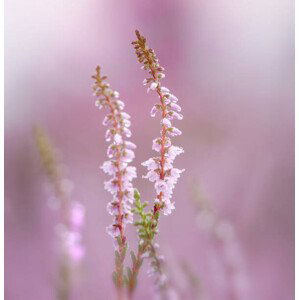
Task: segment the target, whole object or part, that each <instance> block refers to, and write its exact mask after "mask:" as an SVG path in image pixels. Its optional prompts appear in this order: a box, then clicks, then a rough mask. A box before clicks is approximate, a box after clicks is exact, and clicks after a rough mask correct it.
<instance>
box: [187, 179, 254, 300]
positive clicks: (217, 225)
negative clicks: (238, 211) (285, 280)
mask: <svg viewBox="0 0 299 300" xmlns="http://www.w3.org/2000/svg"><path fill="white" fill-rule="evenodd" d="M192 200H193V202H194V204H195V209H196V214H197V216H196V217H197V224H198V227H199V229H200V230H202V231H204V232H206V233H207V235H208V237H209V240H210V243H211V245H212V246H214V247H215V249H216V253H218V254H219V258H220V260H221V261H222V263H223V268H224V274H225V277H226V278H223V281H226V282H227V292H228V298H229V299H234V300H237V299H242V298H243V296H244V295H246V294H247V288H248V284H249V282H248V278H247V274H246V270H245V264H244V258H243V253H242V251H241V247H240V244H239V240H238V238H237V234H236V230H235V227H234V226H233V224H232V223H231V222H229V221H228V220H225V219H223V218H221V217H220V216H219V215H218V214H217V213H216V212H215V210H214V209H213V207H212V204H211V201H210V199H209V198H208V197H207V196H205V195H204V193H203V192H202V190H201V188H200V185H199V184H198V183H197V184H195V185H194V186H193V196H192Z"/></svg>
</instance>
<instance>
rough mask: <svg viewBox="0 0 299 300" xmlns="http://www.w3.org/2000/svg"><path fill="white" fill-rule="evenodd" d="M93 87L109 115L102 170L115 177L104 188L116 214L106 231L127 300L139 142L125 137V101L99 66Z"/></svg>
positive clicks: (110, 209) (120, 289) (119, 285)
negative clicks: (127, 262) (129, 236)
mask: <svg viewBox="0 0 299 300" xmlns="http://www.w3.org/2000/svg"><path fill="white" fill-rule="evenodd" d="M92 78H93V79H95V84H94V86H93V89H94V91H95V96H97V98H98V99H97V101H96V106H98V107H99V108H102V107H105V108H107V110H108V114H107V115H106V116H105V118H104V121H103V125H105V126H109V128H108V129H107V131H106V141H108V142H109V141H112V144H110V145H109V147H108V151H107V155H108V157H109V159H110V160H108V161H106V162H104V164H103V166H102V167H101V168H102V169H103V171H104V172H105V173H107V174H109V175H112V176H113V177H112V179H111V180H109V181H106V182H105V183H104V184H105V189H106V190H108V191H109V192H110V193H111V194H112V195H113V199H112V201H111V202H109V203H108V205H107V210H108V212H109V213H110V214H111V215H112V216H113V224H112V225H110V226H108V227H107V232H108V233H109V234H110V235H111V236H112V237H113V238H114V239H115V240H116V242H117V245H116V250H115V271H114V272H113V281H114V283H115V286H116V288H117V294H118V299H119V300H121V299H124V291H123V287H124V284H125V283H126V278H125V276H124V260H125V257H126V252H127V239H126V236H125V226H126V224H127V223H132V222H133V214H132V212H131V208H130V205H131V203H133V188H132V184H131V180H132V179H133V178H135V177H136V176H137V175H136V168H135V167H132V166H128V163H129V162H131V161H132V160H133V158H134V152H133V151H132V149H135V148H136V145H135V144H133V143H132V142H130V141H125V137H130V136H131V131H130V130H129V128H128V127H130V124H131V122H130V120H129V119H130V116H129V115H128V114H127V113H125V112H123V111H122V110H123V108H124V103H123V102H122V101H121V100H119V99H118V97H119V93H118V92H116V91H113V90H112V89H111V88H110V85H109V84H108V83H107V82H105V79H106V78H107V77H106V76H103V77H101V74H100V67H99V66H98V67H97V68H96V74H95V75H94V76H92Z"/></svg>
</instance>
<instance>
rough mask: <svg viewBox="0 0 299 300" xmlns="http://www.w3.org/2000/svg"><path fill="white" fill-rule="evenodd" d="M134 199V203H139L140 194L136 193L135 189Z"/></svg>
mask: <svg viewBox="0 0 299 300" xmlns="http://www.w3.org/2000/svg"><path fill="white" fill-rule="evenodd" d="M134 199H135V200H136V201H140V193H139V192H138V190H137V189H134Z"/></svg>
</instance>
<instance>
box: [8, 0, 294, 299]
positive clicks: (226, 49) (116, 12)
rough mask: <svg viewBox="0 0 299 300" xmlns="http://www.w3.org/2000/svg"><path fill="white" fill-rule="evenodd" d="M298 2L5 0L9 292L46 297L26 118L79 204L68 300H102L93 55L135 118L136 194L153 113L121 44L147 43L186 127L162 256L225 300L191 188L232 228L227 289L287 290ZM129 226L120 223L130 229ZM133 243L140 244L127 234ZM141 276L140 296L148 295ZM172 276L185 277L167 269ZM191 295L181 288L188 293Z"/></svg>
mask: <svg viewBox="0 0 299 300" xmlns="http://www.w3.org/2000/svg"><path fill="white" fill-rule="evenodd" d="M293 6H294V3H293V1H290V0H286V1H283V0H253V1H247V0H231V1H227V0H209V1H203V0H184V1H183V0H180V1H179V0H165V1H158V0H150V1H145V0H132V1H119V0H109V1H104V0H76V1H74V0H41V1H35V0H26V1H21V0H10V1H8V0H7V1H6V5H5V13H6V20H5V30H6V37H5V39H6V45H5V76H6V81H5V297H6V298H5V299H7V300H17V299H22V300H27V299H28V300H29V299H30V300H31V299H41V300H50V299H55V291H54V285H55V274H56V268H57V260H56V259H57V255H56V254H57V251H56V249H57V245H56V241H55V229H54V227H55V224H56V223H57V213H56V212H55V211H52V210H51V209H49V207H48V205H47V202H48V198H49V197H50V196H51V193H50V192H49V191H47V190H46V189H45V183H46V181H47V180H46V177H45V175H44V173H43V170H42V167H41V166H40V163H39V157H38V152H37V150H36V148H35V144H34V140H33V135H32V128H33V126H34V125H35V124H39V125H40V126H42V127H43V128H45V130H47V132H48V134H49V136H50V138H51V140H52V141H53V143H54V144H55V146H56V147H57V148H58V149H59V150H60V152H61V157H62V160H63V162H64V163H65V165H66V166H67V170H68V171H67V174H68V177H69V178H70V179H71V180H72V181H73V183H74V191H73V198H74V199H73V200H75V201H80V202H81V203H82V204H83V205H84V206H85V218H86V220H85V226H84V231H83V242H84V244H85V246H86V249H85V258H84V261H83V264H82V268H81V269H80V274H78V276H77V277H76V281H75V283H74V288H73V292H72V299H81V300H82V299H84V300H85V299H90V300H93V299H114V298H113V297H114V296H115V292H114V288H113V283H112V280H111V273H112V271H113V267H114V254H113V251H114V248H113V243H112V241H111V237H109V236H108V235H107V234H106V231H105V228H106V226H108V225H109V224H110V223H111V216H110V215H109V214H108V213H107V212H106V205H107V203H108V202H109V201H110V200H111V195H110V194H109V193H108V192H107V191H105V190H104V185H103V181H104V180H107V179H108V177H107V176H106V175H105V174H104V173H103V172H102V170H101V169H100V168H99V167H100V166H101V165H102V163H103V162H104V161H105V160H107V158H106V149H107V144H106V142H105V139H104V133H105V128H104V127H103V126H102V120H103V118H104V113H103V111H98V110H97V109H96V107H95V106H94V100H95V99H94V97H93V96H92V89H91V86H92V80H91V75H92V74H94V69H95V67H96V65H97V64H100V65H101V66H102V70H103V73H104V74H107V75H108V77H109V82H110V83H111V86H112V88H114V89H115V90H117V91H119V92H120V94H121V99H122V100H123V101H124V102H125V103H126V108H125V111H126V112H128V113H129V114H130V115H131V121H132V127H131V130H132V132H133V136H132V139H131V140H132V142H134V143H136V144H137V149H136V151H135V155H136V158H135V160H134V162H133V165H135V166H136V167H137V173H138V176H139V178H138V179H137V180H134V185H135V186H136V187H137V188H138V189H139V190H140V192H141V195H142V198H143V199H146V200H148V201H153V200H154V194H155V192H154V187H153V185H152V184H151V183H150V182H148V180H145V179H142V178H141V175H145V174H146V168H144V167H142V166H141V165H140V164H141V162H143V161H145V160H146V159H148V158H149V157H151V156H153V151H152V150H151V148H152V140H153V139H154V138H155V137H157V136H158V135H159V130H160V124H159V121H158V119H156V118H151V117H150V110H151V108H152V106H153V104H155V103H156V98H155V97H156V96H155V95H154V93H150V94H146V89H145V88H144V86H142V81H143V79H144V77H145V73H144V71H143V70H140V64H138V62H137V60H136V57H135V54H134V51H133V49H132V46H131V44H130V43H131V41H133V40H134V39H135V36H134V30H135V29H139V30H140V32H141V33H142V34H143V35H145V36H146V37H147V38H148V42H149V44H150V45H151V47H153V48H154V49H155V51H156V54H157V56H158V58H159V61H160V63H161V65H163V66H164V67H165V69H166V71H165V74H166V78H165V79H163V82H164V84H165V86H167V87H168V88H169V89H171V91H172V92H173V93H174V94H175V95H176V96H177V97H178V98H179V104H180V105H181V106H182V113H183V115H184V119H183V120H182V121H179V122H177V123H178V127H179V128H180V130H182V132H183V134H182V135H181V136H179V137H175V138H173V141H174V142H173V143H174V144H175V145H178V146H182V147H183V148H184V150H185V153H184V154H182V155H180V156H179V157H178V158H177V160H176V162H175V166H176V167H177V168H180V169H182V168H184V169H186V171H185V172H184V173H183V174H182V176H181V178H180V180H179V181H178V184H177V185H176V188H175V190H174V195H173V200H175V203H176V209H175V210H174V211H173V212H172V214H171V215H170V216H167V217H165V216H164V215H163V216H162V217H161V223H160V233H159V236H158V241H159V244H160V249H161V252H163V254H164V255H165V257H166V260H167V258H169V264H172V263H173V262H176V263H177V264H179V263H180V262H181V261H184V262H187V263H188V264H189V265H191V266H192V269H193V270H194V272H196V273H197V274H198V276H199V277H200V279H201V287H202V292H203V294H204V295H206V296H207V297H209V299H212V300H214V299H215V300H218V299H221V300H224V299H225V300H226V299H231V298H230V296H229V292H228V289H229V288H228V287H229V285H230V283H229V279H228V278H226V277H225V276H224V278H223V276H222V274H223V266H222V260H221V255H219V253H218V252H217V251H216V250H215V247H214V245H213V243H212V242H211V240H210V239H209V238H208V237H207V235H206V234H205V232H204V231H202V230H200V229H199V228H198V226H197V223H198V222H197V219H196V215H197V213H196V211H195V209H194V207H195V206H194V203H193V201H192V192H191V190H192V185H193V184H194V182H196V183H198V182H200V186H201V189H202V190H203V191H204V194H205V196H206V197H208V199H209V200H210V201H211V204H212V206H213V207H214V209H215V211H216V212H217V215H218V216H219V217H221V218H223V219H226V220H227V221H229V222H230V223H231V224H232V225H233V227H234V230H235V233H236V237H237V240H238V243H239V249H240V252H241V255H242V258H243V261H244V264H243V265H242V268H244V274H246V280H245V281H246V282H245V283H244V284H245V285H246V288H244V289H243V292H242V293H241V295H240V298H239V299H244V300H247V299H248V300H249V299H250V300H252V299H254V300H268V299H269V300H281V299H283V300H289V299H290V300H291V299H294V291H293V289H294V270H293V265H294V13H293V11H294V7H293ZM128 227H129V226H128ZM129 231H130V233H129V235H130V238H129V243H130V245H131V247H132V248H134V249H136V237H135V233H134V230H132V229H130V230H129ZM146 269H147V264H145V265H144V266H143V268H142V271H141V278H140V281H139V283H140V285H139V287H138V289H137V294H136V299H153V288H152V280H151V278H148V276H147V275H146ZM171 269H172V271H173V273H176V272H178V274H174V276H178V277H179V278H181V277H180V276H183V275H182V274H180V270H176V269H175V268H174V267H173V268H172V267H171ZM186 299H188V298H186Z"/></svg>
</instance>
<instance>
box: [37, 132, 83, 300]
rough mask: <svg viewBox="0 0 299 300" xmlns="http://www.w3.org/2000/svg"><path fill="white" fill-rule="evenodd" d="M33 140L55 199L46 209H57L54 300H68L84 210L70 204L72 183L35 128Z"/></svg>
mask: <svg viewBox="0 0 299 300" xmlns="http://www.w3.org/2000/svg"><path fill="white" fill-rule="evenodd" d="M34 136H35V142H36V146H37V148H38V151H39V156H40V160H41V164H42V166H43V169H44V171H45V173H46V175H47V178H48V181H49V183H50V185H51V187H52V190H53V193H54V196H55V198H54V199H53V198H51V202H50V207H52V208H57V209H58V211H59V224H57V226H56V234H57V240H58V246H59V258H58V260H59V266H58V276H57V279H58V280H57V284H56V299H58V300H68V299H70V293H71V287H72V280H73V278H74V276H73V275H74V273H75V270H76V269H77V268H78V267H79V266H80V263H81V261H82V259H83V257H84V255H85V248H84V246H83V244H82V227H83V225H84V217H85V209H84V206H83V205H82V204H81V203H80V202H78V201H74V200H72V196H71V185H72V183H71V181H70V180H69V179H67V178H66V177H65V176H63V172H62V170H61V169H62V168H61V164H59V162H58V158H57V153H56V151H55V149H54V147H53V146H52V144H51V142H50V140H49V138H48V136H47V134H46V133H45V131H44V130H43V129H42V128H39V127H36V128H35V129H34ZM53 202H54V203H53Z"/></svg>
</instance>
